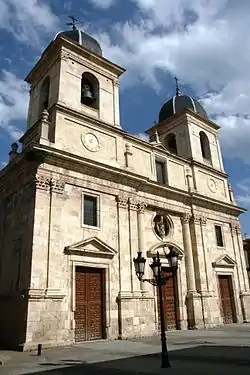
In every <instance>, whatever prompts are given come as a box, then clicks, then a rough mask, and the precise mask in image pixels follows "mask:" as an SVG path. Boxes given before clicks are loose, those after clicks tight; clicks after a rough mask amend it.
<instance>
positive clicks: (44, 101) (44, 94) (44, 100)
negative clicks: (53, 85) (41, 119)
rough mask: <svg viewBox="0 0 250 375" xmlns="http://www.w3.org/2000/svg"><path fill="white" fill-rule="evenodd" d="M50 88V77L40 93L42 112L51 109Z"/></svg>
mask: <svg viewBox="0 0 250 375" xmlns="http://www.w3.org/2000/svg"><path fill="white" fill-rule="evenodd" d="M49 88H50V77H49V76H48V77H46V78H45V80H44V81H43V83H42V86H41V91H40V112H42V111H43V110H44V109H48V107H49Z"/></svg>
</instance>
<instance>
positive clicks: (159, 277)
mask: <svg viewBox="0 0 250 375" xmlns="http://www.w3.org/2000/svg"><path fill="white" fill-rule="evenodd" d="M169 250H170V251H169V253H168V254H167V255H166V258H167V259H168V261H169V265H170V270H171V275H169V276H163V274H162V269H161V261H160V255H159V252H158V251H157V254H156V257H153V263H152V264H150V267H151V269H152V271H153V276H154V277H153V279H143V276H144V270H145V263H146V259H145V258H143V257H142V253H141V251H139V252H138V256H137V258H134V265H135V273H136V276H137V277H138V279H139V280H140V281H146V282H148V283H150V284H151V285H154V286H157V287H158V292H159V302H160V322H161V349H162V350H161V355H162V362H161V367H162V368H166V367H170V366H171V365H170V362H169V358H168V349H167V341H166V327H165V316H164V308H163V300H162V286H163V285H165V284H166V283H167V281H168V280H169V279H170V278H171V277H174V276H175V275H176V272H177V269H178V255H179V254H178V253H177V252H176V251H175V250H174V248H173V246H169Z"/></svg>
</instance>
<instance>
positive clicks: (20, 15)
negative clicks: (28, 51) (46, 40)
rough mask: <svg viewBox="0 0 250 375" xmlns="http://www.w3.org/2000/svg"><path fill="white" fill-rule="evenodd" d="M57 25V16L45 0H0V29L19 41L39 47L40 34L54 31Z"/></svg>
mask: <svg viewBox="0 0 250 375" xmlns="http://www.w3.org/2000/svg"><path fill="white" fill-rule="evenodd" d="M58 27H59V21H58V18H57V17H56V15H55V14H54V13H53V12H52V10H51V9H50V7H49V5H48V3H46V2H45V1H39V0H21V1H20V0H0V29H5V30H7V31H9V32H10V33H12V35H13V36H14V37H15V38H16V39H17V40H18V41H20V42H24V43H27V44H30V45H32V46H38V48H40V44H41V37H42V35H44V34H46V33H51V32H56V30H58Z"/></svg>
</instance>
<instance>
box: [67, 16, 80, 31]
mask: <svg viewBox="0 0 250 375" xmlns="http://www.w3.org/2000/svg"><path fill="white" fill-rule="evenodd" d="M68 17H69V18H70V19H71V20H72V22H68V23H67V25H68V26H72V30H76V24H77V23H78V20H77V19H76V18H75V17H74V16H68Z"/></svg>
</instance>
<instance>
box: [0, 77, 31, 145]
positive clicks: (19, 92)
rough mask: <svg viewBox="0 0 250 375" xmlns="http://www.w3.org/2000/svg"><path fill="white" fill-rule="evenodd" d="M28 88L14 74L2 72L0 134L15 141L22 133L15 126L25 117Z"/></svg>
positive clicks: (0, 81) (0, 84)
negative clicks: (6, 134) (5, 134)
mask: <svg viewBox="0 0 250 375" xmlns="http://www.w3.org/2000/svg"><path fill="white" fill-rule="evenodd" d="M27 106H28V86H27V85H26V84H25V83H24V81H23V80H22V79H20V78H18V77H17V76H16V75H15V74H13V73H11V72H9V71H6V70H3V71H2V77H1V79H0V113H1V117H0V132H1V131H2V132H4V131H5V132H7V133H8V134H9V135H10V136H11V138H12V139H13V140H17V139H18V138H19V137H20V136H21V135H22V131H21V130H20V129H19V128H18V127H17V126H16V125H15V122H16V121H22V120H24V119H25V118H26V117H27Z"/></svg>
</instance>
